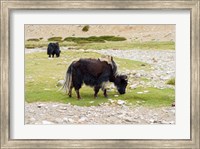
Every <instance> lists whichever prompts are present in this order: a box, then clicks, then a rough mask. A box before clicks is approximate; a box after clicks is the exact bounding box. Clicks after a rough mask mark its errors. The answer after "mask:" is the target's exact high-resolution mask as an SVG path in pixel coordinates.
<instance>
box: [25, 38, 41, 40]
mask: <svg viewBox="0 0 200 149" xmlns="http://www.w3.org/2000/svg"><path fill="white" fill-rule="evenodd" d="M27 41H40V39H37V38H30V39H27Z"/></svg>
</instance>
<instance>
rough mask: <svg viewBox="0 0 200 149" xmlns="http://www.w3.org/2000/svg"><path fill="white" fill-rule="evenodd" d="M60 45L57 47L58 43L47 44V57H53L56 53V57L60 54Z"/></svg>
mask: <svg viewBox="0 0 200 149" xmlns="http://www.w3.org/2000/svg"><path fill="white" fill-rule="evenodd" d="M60 52H61V51H60V47H59V43H58V42H56V43H49V44H48V48H47V55H49V57H51V55H52V57H54V55H56V57H59V56H60Z"/></svg>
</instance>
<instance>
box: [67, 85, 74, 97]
mask: <svg viewBox="0 0 200 149" xmlns="http://www.w3.org/2000/svg"><path fill="white" fill-rule="evenodd" d="M72 88H73V86H70V88H69V92H68V95H69V97H72Z"/></svg>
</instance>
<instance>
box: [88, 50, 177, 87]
mask: <svg viewBox="0 0 200 149" xmlns="http://www.w3.org/2000/svg"><path fill="white" fill-rule="evenodd" d="M92 51H94V52H97V53H100V54H105V55H111V56H115V57H119V58H124V59H130V60H135V61H141V62H144V63H148V64H150V65H151V69H150V70H148V71H145V70H143V69H142V66H141V69H140V70H126V71H125V72H122V73H126V74H128V75H129V80H130V82H129V83H130V84H131V85H133V86H134V85H135V86H142V87H145V86H147V87H155V88H161V89H163V88H174V86H173V85H168V84H166V82H167V80H169V79H172V78H175V70H176V67H175V66H176V62H175V58H176V55H175V51H174V50H112V49H110V50H92ZM141 77H142V78H146V79H147V80H148V81H147V82H144V81H140V82H135V81H134V79H135V78H141Z"/></svg>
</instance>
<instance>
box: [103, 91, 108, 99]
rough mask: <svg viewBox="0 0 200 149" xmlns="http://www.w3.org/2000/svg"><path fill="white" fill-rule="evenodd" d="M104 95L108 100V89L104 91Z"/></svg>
mask: <svg viewBox="0 0 200 149" xmlns="http://www.w3.org/2000/svg"><path fill="white" fill-rule="evenodd" d="M103 95H104V97H106V98H107V97H108V95H107V91H106V89H104V90H103Z"/></svg>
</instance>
